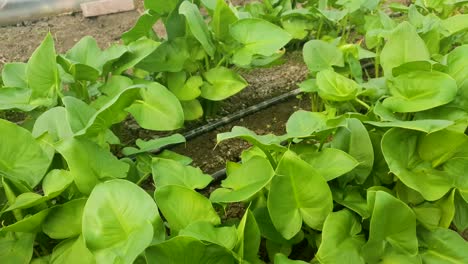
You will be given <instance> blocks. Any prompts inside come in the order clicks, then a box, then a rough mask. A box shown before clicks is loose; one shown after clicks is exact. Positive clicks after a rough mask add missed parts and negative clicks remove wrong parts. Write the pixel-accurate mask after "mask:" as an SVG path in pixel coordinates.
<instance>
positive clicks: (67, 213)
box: [42, 199, 86, 239]
mask: <svg viewBox="0 0 468 264" xmlns="http://www.w3.org/2000/svg"><path fill="white" fill-rule="evenodd" d="M85 203H86V199H76V200H71V201H70V202H67V203H65V204H61V205H59V206H56V207H53V208H52V209H51V210H50V213H49V214H48V215H47V217H46V219H45V220H44V223H43V224H42V231H43V232H44V233H45V234H46V235H48V236H49V237H50V238H53V239H65V238H71V237H75V236H78V235H80V234H81V223H82V216H83V209H84V207H85Z"/></svg>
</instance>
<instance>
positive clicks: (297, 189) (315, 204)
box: [268, 151, 333, 239]
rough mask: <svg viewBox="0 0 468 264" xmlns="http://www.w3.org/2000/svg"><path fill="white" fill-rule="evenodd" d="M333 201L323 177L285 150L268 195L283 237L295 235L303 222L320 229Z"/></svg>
mask: <svg viewBox="0 0 468 264" xmlns="http://www.w3.org/2000/svg"><path fill="white" fill-rule="evenodd" d="M332 208H333V201H332V195H331V191H330V188H329V187H328V185H327V182H326V181H325V179H324V178H323V177H322V176H320V175H319V174H318V173H317V172H316V171H315V170H314V169H313V168H312V167H311V166H310V165H309V164H307V163H306V162H305V161H303V160H301V159H300V158H299V157H298V156H297V155H296V154H294V153H293V152H291V151H287V152H285V153H284V155H283V158H282V159H281V161H280V163H279V165H278V167H277V169H276V176H275V177H274V178H273V180H272V182H271V186H270V193H269V195H268V211H269V212H270V216H271V220H272V221H273V224H274V226H275V227H276V229H278V231H279V232H280V233H281V234H282V235H283V237H284V238H286V239H291V238H292V237H294V236H295V235H296V234H297V233H298V232H299V231H300V230H301V227H302V222H303V221H304V222H305V224H306V225H308V226H309V227H311V228H314V229H318V230H321V229H322V225H323V222H324V221H325V218H326V217H327V215H328V214H329V213H330V212H331V211H332Z"/></svg>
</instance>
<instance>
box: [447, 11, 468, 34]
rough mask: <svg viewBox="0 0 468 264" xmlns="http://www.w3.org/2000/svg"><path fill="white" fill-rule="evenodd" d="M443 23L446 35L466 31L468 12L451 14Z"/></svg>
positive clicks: (467, 27)
mask: <svg viewBox="0 0 468 264" xmlns="http://www.w3.org/2000/svg"><path fill="white" fill-rule="evenodd" d="M441 24H442V25H441V26H442V28H444V29H445V30H446V31H447V32H444V31H441V33H442V34H443V35H444V37H449V36H451V35H453V34H456V33H458V32H463V31H466V30H467V29H468V14H459V15H454V16H449V17H448V18H446V19H444V20H442V23H441Z"/></svg>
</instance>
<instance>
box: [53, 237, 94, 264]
mask: <svg viewBox="0 0 468 264" xmlns="http://www.w3.org/2000/svg"><path fill="white" fill-rule="evenodd" d="M47 263H49V262H47ZM50 263H67V264H80V263H89V264H94V263H96V259H95V258H94V256H93V254H92V253H91V252H90V251H89V249H88V248H86V245H85V242H84V239H83V236H79V237H78V238H70V239H67V240H64V241H62V242H60V243H59V244H58V245H57V246H56V247H55V248H54V251H53V252H52V256H51V259H50Z"/></svg>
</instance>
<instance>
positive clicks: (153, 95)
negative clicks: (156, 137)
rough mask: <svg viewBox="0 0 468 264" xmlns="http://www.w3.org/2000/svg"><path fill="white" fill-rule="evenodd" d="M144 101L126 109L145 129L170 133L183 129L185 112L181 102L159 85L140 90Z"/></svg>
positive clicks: (136, 102) (151, 85)
mask: <svg viewBox="0 0 468 264" xmlns="http://www.w3.org/2000/svg"><path fill="white" fill-rule="evenodd" d="M140 94H141V97H142V99H141V100H137V101H135V102H134V103H133V104H132V105H131V106H130V107H128V108H127V109H126V111H128V112H129V113H131V114H132V116H133V117H134V118H135V120H136V121H137V122H138V124H139V125H140V126H141V127H142V128H145V129H151V130H159V131H168V130H175V129H177V128H180V127H182V125H183V124H184V112H183V110H182V106H181V105H180V103H179V100H177V98H176V97H175V96H174V94H172V93H171V92H169V91H168V90H167V89H166V87H164V86H162V85H160V84H159V83H155V82H154V83H149V84H148V85H147V87H146V88H144V89H141V90H140Z"/></svg>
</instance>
